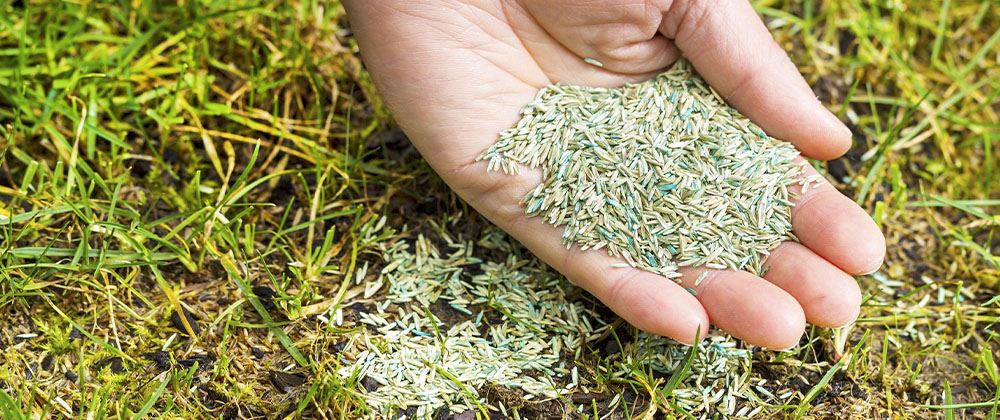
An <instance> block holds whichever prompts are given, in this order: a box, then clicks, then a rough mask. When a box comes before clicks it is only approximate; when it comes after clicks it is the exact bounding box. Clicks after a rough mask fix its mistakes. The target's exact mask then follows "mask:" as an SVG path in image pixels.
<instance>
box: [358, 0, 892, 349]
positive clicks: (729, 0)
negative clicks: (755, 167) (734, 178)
mask: <svg viewBox="0 0 1000 420" xmlns="http://www.w3.org/2000/svg"><path fill="white" fill-rule="evenodd" d="M345 4H346V7H347V10H348V13H349V17H350V19H351V25H352V27H353V29H354V31H355V34H356V36H357V39H358V42H359V44H360V46H361V51H362V55H363V58H364V60H365V63H366V65H367V66H368V68H369V70H370V72H371V74H372V77H373V78H374V79H375V82H376V85H377V86H378V88H379V90H380V92H381V94H382V96H383V98H384V100H385V101H386V103H387V104H388V106H389V108H390V109H392V111H393V113H394V116H395V118H396V120H397V121H398V122H399V124H400V125H401V126H402V128H403V130H404V131H405V132H406V133H407V135H408V136H409V137H410V139H411V140H412V141H413V144H414V145H415V146H416V148H417V149H418V150H419V151H420V153H421V154H422V155H423V157H424V158H425V159H426V160H427V161H428V163H430V165H431V166H432V167H433V168H434V169H435V170H436V171H437V172H438V174H440V175H441V177H442V178H443V179H444V180H445V182H447V183H448V185H450V186H451V187H452V188H453V189H454V190H455V191H456V192H457V193H458V194H459V195H460V196H461V197H462V198H464V199H465V200H466V201H467V202H468V203H469V204H470V205H472V206H473V207H474V208H475V209H476V210H478V211H479V212H480V213H482V214H483V215H484V216H486V217H487V218H488V219H489V220H491V221H492V222H493V223H495V224H497V225H498V226H500V227H501V228H503V229H504V230H506V231H507V232H508V233H510V234H511V235H512V236H513V237H515V238H516V239H518V240H519V241H520V242H521V243H523V244H524V245H525V246H527V247H528V249H530V250H531V251H532V252H534V253H535V254H536V255H537V256H538V257H540V258H541V259H542V260H544V261H545V262H547V263H548V264H549V265H551V266H552V267H554V268H555V269H557V270H559V271H560V272H561V273H563V274H564V275H565V276H566V277H567V278H569V279H570V280H571V281H573V282H574V283H576V284H577V285H579V286H581V287H583V288H585V289H587V290H588V291H589V292H591V293H592V294H594V296H596V297H597V298H598V299H600V300H601V301H602V302H604V303H605V304H606V305H608V306H609V307H610V308H611V309H612V310H614V311H615V312H616V313H618V314H619V315H620V316H621V317H622V318H624V319H625V320H627V321H629V322H630V323H632V324H633V325H635V326H636V327H638V328H641V329H643V330H646V331H649V332H652V333H655V334H660V335H664V336H668V337H672V338H674V339H677V340H679V341H682V342H686V343H690V342H692V341H693V339H694V337H695V334H696V331H697V332H699V333H700V334H701V335H702V336H704V334H705V333H706V332H707V328H708V325H709V322H711V324H714V325H716V326H717V327H719V328H721V329H723V330H725V331H726V332H728V333H730V334H732V335H733V336H735V337H738V338H741V339H744V340H746V341H747V342H749V343H752V344H756V345H760V346H764V347H769V348H777V349H781V348H788V347H791V346H794V345H795V344H796V343H797V342H798V340H799V338H800V337H801V335H802V333H803V331H804V329H805V323H806V321H808V322H810V323H813V324H816V325H820V326H826V327H834V326H841V325H844V324H847V323H849V322H851V321H853V320H854V319H855V318H856V317H857V315H858V312H859V309H860V302H861V292H860V290H859V288H858V286H857V284H856V282H855V281H854V279H853V278H852V277H851V275H850V274H860V273H868V272H871V271H874V270H876V269H878V267H879V266H881V264H882V259H883V256H884V254H885V239H884V238H883V236H882V234H881V232H879V230H878V228H877V227H876V225H875V224H874V222H873V221H872V219H871V218H870V217H869V216H868V215H867V214H866V213H865V211H864V210H862V209H861V208H860V207H858V206H857V205H856V204H855V203H854V202H853V201H851V200H850V199H848V198H847V197H845V196H843V195H842V194H840V193H839V192H838V191H837V190H836V189H835V188H834V187H833V186H831V185H830V184H829V183H826V182H822V183H821V184H820V185H818V186H814V187H811V188H809V189H808V191H806V192H804V193H803V194H802V196H801V197H800V198H799V199H798V201H797V203H796V205H795V207H794V208H793V210H792V226H793V230H794V233H795V235H796V236H797V237H798V238H799V239H800V240H801V243H796V242H785V243H782V244H781V245H779V246H778V247H777V248H776V249H774V250H773V251H772V253H771V255H770V256H769V257H768V260H767V262H766V264H765V267H767V272H766V274H765V275H764V276H763V278H761V277H757V276H756V275H753V274H750V273H747V272H742V271H733V270H709V272H708V274H707V275H706V276H705V277H703V279H702V281H701V282H699V284H698V285H697V286H696V285H694V283H695V279H696V278H698V277H699V276H700V275H701V273H702V272H703V271H704V270H703V269H699V268H686V269H682V273H683V274H684V276H683V277H682V278H681V284H680V285H678V284H676V283H674V282H673V281H672V280H668V279H666V278H664V277H662V276H659V275H657V274H653V273H650V272H646V271H643V270H640V269H634V268H615V267H612V264H613V263H615V262H617V260H616V259H615V258H612V257H610V256H608V255H607V253H606V252H605V251H603V250H598V251H594V250H589V251H581V250H579V249H578V248H577V247H573V248H572V249H569V250H567V249H566V247H565V246H563V244H562V236H561V234H560V230H559V228H556V227H553V226H551V225H548V224H546V223H545V222H543V221H542V220H541V219H539V218H527V217H526V216H525V214H524V209H523V208H522V207H521V206H520V205H519V200H520V198H521V197H523V196H524V195H525V194H526V193H527V192H528V191H530V190H531V189H533V188H534V187H535V186H537V185H538V184H539V182H540V181H541V173H540V171H532V170H522V171H521V173H520V174H519V175H505V174H498V173H488V172H487V171H486V167H485V165H486V162H475V158H476V156H477V155H479V153H481V152H482V151H483V150H485V149H487V148H488V147H489V146H490V145H492V144H493V143H494V142H495V141H496V140H497V133H499V132H500V131H501V130H503V129H505V128H508V127H510V126H512V125H513V124H514V123H515V122H516V121H517V120H518V119H519V111H520V109H521V108H522V107H523V106H524V105H526V104H527V103H528V102H530V101H531V100H532V99H533V98H534V97H535V94H536V93H537V92H538V90H539V89H541V88H543V87H545V86H546V85H549V84H551V83H554V82H560V83H565V84H576V85H586V86H618V85H621V84H623V83H625V82H637V81H643V80H647V79H649V78H651V77H653V76H654V75H656V74H657V73H659V72H661V71H662V70H663V69H664V68H666V67H667V66H669V65H670V64H671V63H673V62H674V61H675V60H676V59H677V58H678V57H680V56H681V54H683V55H684V56H685V58H687V59H688V60H689V61H690V62H691V63H692V64H693V65H694V67H695V68H696V69H697V70H698V72H699V73H700V74H701V75H702V77H704V78H705V80H706V81H708V83H710V84H711V85H712V86H713V87H714V88H715V89H716V90H717V91H718V92H719V93H720V94H721V95H722V97H723V98H725V99H726V101H727V102H728V103H729V104H730V105H732V106H734V107H736V108H737V109H739V110H740V111H741V112H742V113H743V114H745V115H746V116H748V117H749V118H750V119H751V120H753V121H754V122H755V123H757V124H758V125H760V126H761V127H762V128H763V129H764V130H765V131H766V132H767V133H768V134H770V135H771V136H773V137H776V138H780V139H784V140H787V141H790V142H792V143H793V144H795V146H796V147H797V148H798V149H799V150H800V151H801V152H802V153H803V154H804V155H805V156H808V157H811V158H816V159H831V158H835V157H837V156H839V155H841V154H843V153H844V152H845V151H846V150H847V149H848V147H849V146H850V141H851V133H850V131H849V130H848V129H847V128H846V127H845V126H844V125H843V124H842V123H841V122H840V121H838V120H837V119H836V118H835V117H834V116H833V115H832V114H830V112H829V111H827V110H826V109H825V108H823V106H822V105H821V104H820V103H819V101H818V100H817V99H816V97H815V96H814V95H813V93H812V91H811V90H810V89H809V86H808V85H807V84H806V82H805V81H804V80H803V79H802V77H801V76H800V75H799V73H798V70H797V69H796V68H795V66H794V65H793V64H792V63H791V61H790V60H789V59H788V57H787V56H786V55H785V53H784V52H783V51H782V50H781V49H780V47H779V46H778V45H777V44H775V43H774V41H773V39H772V38H771V36H770V34H769V33H768V31H767V29H766V27H765V26H764V25H763V23H762V22H761V20H760V18H759V17H758V16H757V15H756V13H755V12H754V10H753V9H752V8H751V7H750V5H749V4H748V3H746V2H745V1H741V0H726V1H717V2H708V1H696V0H674V1H671V0H647V1H639V2H636V1H626V0H600V1H574V0H465V1H459V0H441V1H431V2H413V1H407V0H378V1H368V0H348V1H345ZM585 57H589V58H593V59H596V60H597V61H599V62H600V63H602V64H603V67H597V66H594V65H591V64H588V63H586V62H585V61H584V60H583V58H585ZM813 173H814V172H813V171H812V169H811V168H808V172H807V174H806V176H808V175H811V174H813ZM685 287H689V288H692V289H694V290H695V291H696V295H692V294H691V293H689V292H688V291H686V290H685V289H684V288H685ZM699 328H700V331H699Z"/></svg>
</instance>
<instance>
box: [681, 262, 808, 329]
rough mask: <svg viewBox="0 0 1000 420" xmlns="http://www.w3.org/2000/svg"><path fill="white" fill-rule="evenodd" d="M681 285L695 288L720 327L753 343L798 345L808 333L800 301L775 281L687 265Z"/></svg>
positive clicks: (736, 272) (730, 271)
mask: <svg viewBox="0 0 1000 420" xmlns="http://www.w3.org/2000/svg"><path fill="white" fill-rule="evenodd" d="M681 272H682V273H683V274H684V276H683V277H681V285H682V286H685V287H688V288H690V289H692V290H694V292H695V294H696V296H697V298H698V301H700V302H701V304H702V306H703V307H704V308H705V310H706V311H707V312H708V319H709V320H710V321H711V322H712V324H713V325H715V326H716V327H719V328H721V329H722V330H723V331H726V332H727V333H729V334H730V335H732V336H734V337H737V338H739V339H742V340H744V341H746V342H748V343H750V344H754V345H757V346H761V347H766V348H770V349H787V348H791V347H794V346H795V345H796V344H797V343H798V342H799V338H801V337H802V333H803V332H805V328H806V320H805V315H804V314H803V312H802V307H801V306H799V303H798V301H796V300H795V298H794V297H792V296H791V295H789V294H788V293H787V292H785V291H784V290H782V289H781V288H779V287H778V286H775V285H774V284H772V283H770V282H768V281H766V280H764V279H762V278H760V277H757V276H755V275H753V274H750V273H748V272H745V271H735V270H706V269H701V268H684V269H682V271H681Z"/></svg>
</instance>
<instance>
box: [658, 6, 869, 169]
mask: <svg viewBox="0 0 1000 420" xmlns="http://www.w3.org/2000/svg"><path fill="white" fill-rule="evenodd" d="M660 30H661V32H663V34H665V35H666V36H667V37H668V38H671V39H673V40H674V43H676V44H677V46H678V47H679V48H680V49H681V51H682V52H683V53H684V55H685V56H686V57H687V58H688V60H690V61H691V63H692V64H693V65H694V67H695V68H696V69H698V72H699V73H700V74H701V75H702V77H704V78H705V80H706V81H708V83H709V84H711V85H712V87H714V88H715V89H716V90H717V91H718V92H719V93H720V94H721V95H722V96H723V97H724V98H725V99H726V101H727V102H729V103H730V104H731V105H733V106H734V107H736V108H737V109H739V110H740V112H742V113H743V114H745V115H746V116H748V117H750V119H751V120H753V121H754V122H755V123H757V124H758V125H760V126H761V128H763V129H764V131H766V132H767V133H768V134H769V135H771V136H773V137H776V138H780V139H783V140H787V141H790V142H792V143H793V144H795V146H796V147H797V148H798V149H799V150H801V151H802V153H803V154H805V155H806V156H809V157H811V158H815V159H833V158H835V157H837V156H840V155H842V154H844V153H845V152H846V151H847V149H848V148H849V147H850V145H851V132H850V130H848V129H847V127H846V126H845V125H844V124H843V123H841V122H840V121H839V120H838V119H837V118H836V117H835V116H834V115H833V114H832V113H830V111H828V110H827V109H826V108H825V107H823V105H822V104H821V103H820V102H819V100H818V99H817V98H816V96H815V95H814V94H813V92H812V90H811V89H810V88H809V85H808V84H807V83H806V81H805V80H804V79H803V78H802V76H801V75H800V74H799V71H798V69H796V67H795V65H794V64H793V63H792V62H791V60H790V59H789V58H788V55H787V54H785V52H784V51H783V50H782V49H781V47H779V46H778V44H776V43H775V42H774V39H773V38H772V37H771V34H770V33H769V32H768V30H767V28H766V27H765V26H764V23H763V22H762V21H761V20H760V18H759V17H758V16H757V13H756V12H754V10H753V8H752V7H751V6H750V4H749V3H747V2H746V1H745V0H723V1H711V2H710V1H697V0H676V1H675V2H674V3H673V4H672V6H671V8H670V10H669V11H668V12H667V13H666V15H665V16H664V20H663V22H662V24H661V25H660Z"/></svg>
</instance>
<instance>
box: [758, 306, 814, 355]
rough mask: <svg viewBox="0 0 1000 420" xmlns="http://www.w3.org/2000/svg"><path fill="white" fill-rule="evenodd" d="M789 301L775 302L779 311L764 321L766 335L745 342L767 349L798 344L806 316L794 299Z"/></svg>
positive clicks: (803, 329) (803, 331)
mask: <svg viewBox="0 0 1000 420" xmlns="http://www.w3.org/2000/svg"><path fill="white" fill-rule="evenodd" d="M789 300H791V302H787V301H785V302H782V301H779V302H775V304H776V305H778V307H780V308H781V309H780V310H775V311H774V313H773V314H772V315H771V316H769V317H768V319H767V320H766V321H765V325H766V327H767V329H768V330H769V331H767V334H763V335H762V336H761V337H759V338H757V337H752V338H751V339H747V341H750V342H751V343H754V344H757V345H758V346H761V347H764V348H768V349H787V348H791V347H794V346H795V345H796V344H798V342H799V339H801V338H802V334H805V332H806V315H805V313H804V312H803V311H802V307H801V306H799V305H798V303H797V302H795V299H792V298H791V296H789Z"/></svg>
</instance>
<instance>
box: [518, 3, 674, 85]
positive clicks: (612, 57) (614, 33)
mask: <svg viewBox="0 0 1000 420" xmlns="http://www.w3.org/2000/svg"><path fill="white" fill-rule="evenodd" d="M520 4H522V5H523V7H524V8H525V10H527V11H528V13H530V14H531V15H532V17H533V18H534V19H533V20H534V21H535V22H537V23H538V25H539V26H541V27H542V28H543V29H544V30H545V31H546V32H547V33H548V34H549V35H551V36H552V37H553V38H555V39H556V40H557V41H558V42H559V43H560V44H562V45H563V46H565V47H566V48H567V49H569V50H570V51H572V52H573V53H574V54H576V55H577V56H578V57H581V58H591V59H593V60H596V61H595V62H592V63H593V64H595V65H599V66H601V67H603V68H604V69H606V70H609V71H612V72H616V73H621V74H632V75H636V74H646V73H651V72H657V71H660V70H663V69H664V68H666V67H667V66H669V65H670V64H673V62H674V61H676V60H677V58H678V57H679V56H680V51H678V50H677V47H676V46H674V44H673V42H671V41H670V40H668V39H667V38H666V37H664V36H663V35H662V34H660V33H659V32H658V27H659V22H660V19H661V18H660V12H659V10H658V9H655V8H651V7H647V5H646V4H643V3H632V4H619V5H615V7H607V6H606V5H595V4H591V3H587V2H579V1H577V0H570V1H561V0H557V1H553V0H522V1H521V2H520Z"/></svg>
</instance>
